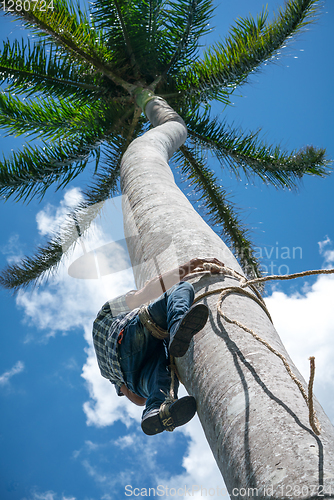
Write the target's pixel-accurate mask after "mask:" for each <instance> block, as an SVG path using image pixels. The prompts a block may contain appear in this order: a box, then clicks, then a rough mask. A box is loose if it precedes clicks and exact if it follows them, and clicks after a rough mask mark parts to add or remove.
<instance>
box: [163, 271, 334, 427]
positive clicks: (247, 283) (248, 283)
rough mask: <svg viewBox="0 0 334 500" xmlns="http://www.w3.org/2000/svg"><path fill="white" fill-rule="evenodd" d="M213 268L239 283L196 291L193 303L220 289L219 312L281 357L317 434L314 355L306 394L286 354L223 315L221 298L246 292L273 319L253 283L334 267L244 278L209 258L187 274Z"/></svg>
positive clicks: (289, 277) (329, 272) (309, 274)
mask: <svg viewBox="0 0 334 500" xmlns="http://www.w3.org/2000/svg"><path fill="white" fill-rule="evenodd" d="M212 271H215V272H217V271H218V272H219V273H220V274H224V275H227V276H231V277H233V278H236V279H238V281H239V286H231V287H226V288H218V289H215V290H209V291H207V292H204V293H202V294H200V295H198V296H197V297H196V299H195V300H194V303H195V302H198V301H199V300H201V299H203V298H204V297H207V296H208V295H213V294H217V293H220V296H219V299H218V302H217V310H218V312H219V314H220V316H221V317H222V318H223V319H224V320H225V321H227V322H228V323H232V324H234V325H236V326H238V327H239V328H241V329H243V330H244V331H246V332H248V333H250V334H251V335H252V336H253V337H254V338H255V339H256V340H258V341H259V342H261V343H262V344H263V345H265V346H266V347H267V348H268V349H269V350H270V351H271V352H272V353H273V354H275V355H276V356H278V357H279V358H280V359H281V361H282V363H283V364H284V366H285V368H286V370H287V372H288V374H289V375H290V377H291V379H292V380H293V381H294V382H295V384H296V385H297V387H298V388H299V390H300V392H301V394H302V396H303V398H304V400H305V402H306V404H307V407H308V410H309V422H310V426H311V428H312V430H313V432H314V433H315V434H316V435H319V434H320V430H321V428H320V423H319V421H318V419H317V416H316V413H315V410H314V407H313V382H314V374H315V358H314V356H312V357H310V358H309V360H310V380H309V384H308V394H307V393H306V391H305V389H304V387H303V385H302V383H301V382H300V380H299V379H298V378H297V377H296V375H295V374H294V373H293V372H292V370H291V367H290V365H289V363H288V361H287V359H286V358H285V356H283V354H281V353H280V352H279V351H277V350H276V349H274V347H272V346H271V345H270V344H269V342H267V341H266V340H264V339H263V338H261V337H260V336H259V335H257V334H256V333H255V332H254V331H253V330H252V329H251V328H248V327H247V326H246V325H243V324H242V323H240V321H238V320H235V319H231V318H229V317H228V316H226V314H225V313H224V312H223V310H222V303H223V300H224V299H225V298H226V297H227V296H228V295H229V294H232V293H238V294H242V295H246V296H247V297H249V298H251V299H252V300H254V301H255V302H256V303H257V304H259V305H260V306H261V307H262V309H263V310H264V311H265V313H266V314H267V316H268V318H269V319H270V321H271V322H272V319H271V316H270V314H269V311H268V309H267V307H266V305H265V302H264V300H263V298H262V297H261V295H260V294H259V292H258V290H257V289H256V287H255V284H258V283H263V282H265V281H270V280H288V279H295V278H300V277H303V276H311V275H315V274H332V273H334V269H318V270H311V271H303V272H300V273H294V274H287V275H270V276H264V277H261V278H254V279H250V280H247V278H245V276H243V275H242V274H240V273H238V272H237V271H235V270H234V269H231V268H228V267H226V266H223V267H221V266H218V265H216V264H212V263H209V262H204V263H203V265H202V266H201V267H200V268H197V269H195V270H194V271H193V273H190V274H188V276H191V274H194V275H195V274H198V273H211V272H212ZM245 287H250V288H251V289H252V291H253V292H254V293H255V295H254V294H253V293H251V292H249V291H247V290H245ZM174 366H175V364H174ZM175 368H176V367H175ZM175 368H174V367H173V365H172V370H171V372H172V373H173V371H174V369H175ZM178 378H179V377H178Z"/></svg>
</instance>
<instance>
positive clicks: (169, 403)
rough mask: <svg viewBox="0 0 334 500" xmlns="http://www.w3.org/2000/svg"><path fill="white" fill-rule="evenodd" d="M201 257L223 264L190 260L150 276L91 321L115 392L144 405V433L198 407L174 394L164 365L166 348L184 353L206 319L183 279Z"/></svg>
mask: <svg viewBox="0 0 334 500" xmlns="http://www.w3.org/2000/svg"><path fill="white" fill-rule="evenodd" d="M203 262H211V263H212V264H215V265H216V266H218V267H219V266H221V265H222V263H221V262H219V261H218V260H217V259H193V260H191V261H190V262H188V263H186V264H185V265H183V266H180V267H179V268H178V269H174V270H172V271H169V272H167V273H165V274H164V275H159V276H158V277H155V278H153V279H152V280H150V281H149V282H148V283H146V285H145V286H144V287H143V288H142V289H141V290H139V291H134V290H132V291H131V292H128V293H127V294H126V295H123V296H121V297H117V298H116V299H113V300H112V301H109V302H107V303H106V304H105V305H104V306H103V307H102V309H101V311H100V312H99V313H98V316H97V318H96V320H95V322H94V327H93V341H94V347H95V352H96V356H97V360H98V364H99V367H100V371H101V374H102V376H103V377H105V378H107V379H108V380H110V382H112V383H113V384H114V385H115V388H116V391H117V394H118V395H119V396H122V395H125V396H127V398H128V399H129V400H130V401H132V402H133V403H134V404H136V405H138V406H144V405H145V410H144V412H143V417H142V424H141V425H142V429H143V431H144V432H145V434H148V435H152V434H157V433H159V432H162V431H164V430H167V431H173V430H174V429H175V427H178V426H180V425H183V424H185V423H187V422H189V420H190V419H191V418H192V417H193V416H194V414H195V412H196V401H195V398H194V397H192V396H186V397H183V398H182V399H180V400H178V399H177V390H178V385H179V383H178V380H177V378H175V377H174V374H172V375H171V373H170V371H169V370H168V355H167V353H169V355H170V356H172V357H182V356H184V354H185V353H186V352H187V350H188V347H189V344H190V341H191V339H192V337H193V336H194V335H195V334H196V333H198V332H199V331H200V330H201V329H202V328H203V327H204V325H205V323H206V321H207V318H208V308H207V306H205V305H204V304H196V305H194V306H192V303H193V301H194V296H195V294H194V289H193V286H192V285H191V284H190V283H187V282H186V281H185V280H186V279H187V275H188V274H189V273H192V272H193V271H194V270H195V269H196V268H197V267H200V266H201V265H202V264H203ZM180 280H182V281H180ZM167 287H168V288H169V289H168V290H166V288H167ZM161 292H163V294H162V295H161V296H160V297H159V298H158V299H156V300H154V301H153V302H152V299H154V298H156V297H157V296H158V295H160V293H161ZM147 303H149V305H148V306H145V305H143V304H147ZM139 306H141V307H140V308H139ZM167 339H168V342H167V344H166V343H165V341H166V340H167Z"/></svg>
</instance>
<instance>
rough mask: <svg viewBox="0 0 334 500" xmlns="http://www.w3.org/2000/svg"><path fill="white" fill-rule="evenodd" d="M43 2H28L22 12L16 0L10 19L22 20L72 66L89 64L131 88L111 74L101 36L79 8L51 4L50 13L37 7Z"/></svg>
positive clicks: (57, 0) (63, 0) (109, 57)
mask: <svg viewBox="0 0 334 500" xmlns="http://www.w3.org/2000/svg"><path fill="white" fill-rule="evenodd" d="M43 1H44V0H37V3H36V4H35V3H34V2H31V4H29V9H27V10H25V9H22V8H21V3H19V4H18V0H14V10H15V13H14V14H13V15H15V16H16V17H17V18H18V19H23V20H24V21H25V25H26V27H27V28H29V29H32V30H33V31H34V33H36V34H37V35H38V36H39V37H40V38H42V39H44V40H45V39H46V40H47V41H49V42H51V43H56V44H57V45H58V46H59V48H60V49H62V50H65V51H67V53H68V54H69V56H70V57H71V58H72V59H73V60H74V61H75V62H77V63H84V64H89V65H90V67H91V71H92V72H93V71H94V69H95V70H98V71H99V72H100V73H102V74H104V75H105V76H106V77H108V78H110V79H111V80H112V81H113V82H114V83H116V85H120V86H123V88H124V89H125V90H131V89H132V88H133V85H131V84H128V83H127V82H125V81H124V80H123V79H121V78H119V77H118V76H117V74H116V73H114V72H113V54H112V53H111V52H110V50H108V47H107V46H106V45H105V44H104V43H103V33H102V32H101V31H99V30H97V29H96V28H95V26H94V24H93V23H92V22H91V21H90V19H89V16H88V14H87V13H86V12H85V11H84V10H82V9H81V7H80V6H79V5H78V7H74V6H73V4H72V3H71V2H68V1H67V0H53V6H54V7H53V9H52V10H51V9H44V8H42V5H40V3H41V2H43ZM43 5H44V4H43ZM7 14H8V12H7Z"/></svg>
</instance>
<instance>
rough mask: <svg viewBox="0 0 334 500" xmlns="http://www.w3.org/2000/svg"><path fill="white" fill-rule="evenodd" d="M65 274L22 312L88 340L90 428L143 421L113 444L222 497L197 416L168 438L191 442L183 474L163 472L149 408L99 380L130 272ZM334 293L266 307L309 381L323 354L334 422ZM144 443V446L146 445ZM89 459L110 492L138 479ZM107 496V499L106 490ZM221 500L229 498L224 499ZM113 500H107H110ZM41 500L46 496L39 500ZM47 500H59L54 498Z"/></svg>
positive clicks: (322, 372) (55, 216) (92, 238)
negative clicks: (145, 432) (97, 321)
mask: <svg viewBox="0 0 334 500" xmlns="http://www.w3.org/2000/svg"><path fill="white" fill-rule="evenodd" d="M64 203H65V201H64ZM62 207H63V205H62V206H61V207H60V209H53V210H52V209H51V208H48V209H47V211H46V212H45V213H44V215H43V214H42V215H40V216H39V228H40V231H44V234H46V233H45V232H46V231H47V228H49V227H50V221H51V220H53V221H55V222H56V223H59V220H60V219H61V216H62V213H63V212H62ZM108 241H109V240H108V237H107V236H105V235H104V233H103V232H102V230H101V228H100V227H99V226H98V225H96V226H95V227H94V228H93V231H92V232H91V233H89V234H88V235H87V237H86V239H85V244H87V248H88V249H92V248H97V247H99V246H101V245H103V244H105V243H107V242H108ZM330 244H331V242H330V239H329V238H327V239H326V240H325V241H324V242H321V243H320V244H319V249H320V252H321V254H322V255H323V257H324V259H325V263H326V265H328V264H329V263H330V262H332V261H333V259H334V254H333V253H332V250H331V249H330ZM75 252H76V253H75V254H74V256H73V258H77V257H78V256H79V255H80V253H82V252H81V249H80V248H77V249H76V251H75ZM66 269H67V268H66V266H65V265H64V266H63V268H62V272H61V274H59V275H58V276H57V277H56V278H53V280H51V282H50V284H49V285H48V286H47V287H45V288H43V289H41V290H39V289H36V290H35V291H34V292H33V293H32V294H28V293H27V292H23V293H21V294H19V296H18V304H19V306H20V307H22V308H23V310H24V312H25V315H26V318H27V319H28V321H29V322H30V324H32V325H34V326H36V327H37V328H39V329H42V330H44V331H46V332H47V333H46V337H48V336H51V335H56V334H57V333H58V332H59V331H60V332H62V333H63V334H64V333H68V332H69V331H70V330H71V329H72V328H81V329H82V331H83V334H84V337H85V339H86V341H87V348H86V353H87V359H86V362H85V364H84V366H83V371H82V377H83V378H84V380H85V381H86V383H87V387H88V392H89V400H88V401H87V402H86V403H85V404H84V406H83V409H84V412H85V414H86V417H87V424H88V425H94V426H97V427H103V426H108V425H111V424H113V423H114V422H115V421H117V420H120V421H121V422H123V423H124V424H125V427H124V430H125V429H126V428H129V426H132V425H133V424H136V423H137V426H135V427H134V429H135V431H136V432H132V433H131V434H128V435H124V436H122V437H120V438H118V439H117V440H116V441H114V445H115V446H117V447H118V448H119V449H120V450H126V449H128V450H131V454H132V455H134V456H137V455H138V454H140V456H141V460H142V462H145V470H146V473H149V474H151V476H152V477H155V478H156V484H157V485H158V484H162V485H165V486H168V487H169V488H176V489H177V488H184V486H185V485H187V487H192V486H193V485H199V486H200V487H202V488H205V489H207V490H208V491H209V489H210V488H217V487H218V488H220V490H221V492H223V491H224V490H222V489H223V488H224V483H223V481H222V478H221V475H220V472H219V470H218V468H217V465H216V463H215V460H214V458H213V456H212V453H211V450H210V449H209V446H208V444H207V441H206V438H205V436H204V433H203V430H202V428H201V426H200V423H199V420H198V418H197V417H196V418H195V419H193V420H192V421H191V422H190V423H188V424H187V425H186V426H184V427H182V428H180V429H178V430H176V431H175V432H174V433H173V434H172V435H171V436H167V438H166V443H171V445H172V443H174V442H175V441H173V440H175V439H176V440H177V436H178V433H183V434H184V435H185V436H186V437H187V438H189V445H188V449H187V452H186V454H185V456H184V457H183V472H182V473H180V474H177V475H173V476H172V477H171V476H170V474H168V473H167V472H165V473H160V469H159V468H158V466H157V461H156V453H157V447H158V443H160V445H159V446H160V447H161V442H160V441H159V438H157V440H155V441H153V440H152V441H147V438H146V437H145V436H142V435H141V434H140V433H137V429H138V428H139V425H138V424H139V421H140V415H141V411H142V409H141V408H139V407H136V406H134V405H133V404H131V403H130V402H129V401H128V400H127V399H126V398H124V397H123V398H120V397H118V396H117V395H116V392H115V390H114V388H113V387H112V385H111V384H110V383H109V382H108V381H107V380H105V379H103V378H102V377H101V375H100V372H99V369H98V365H97V362H96V357H95V353H94V349H93V346H92V339H91V327H92V321H93V319H94V317H95V315H96V313H97V311H98V310H99V308H100V307H101V306H102V304H103V303H104V302H105V301H106V300H108V299H110V298H112V297H115V296H117V295H119V294H122V293H125V292H126V291H127V290H129V289H131V288H133V287H134V284H133V277H132V274H131V272H130V271H123V272H121V273H117V274H110V275H109V276H106V277H105V278H103V279H99V280H79V279H73V278H70V277H69V276H68V275H67V272H66ZM333 292H334V278H333V277H332V276H320V277H318V278H317V279H316V281H315V282H314V284H312V285H308V286H305V287H304V289H303V292H302V293H298V294H297V293H294V294H292V295H288V294H285V293H283V292H280V291H277V290H276V291H274V292H273V293H272V294H271V295H270V296H269V297H267V298H266V302H267V304H268V307H269V310H270V312H271V314H272V316H273V319H274V323H275V326H276V328H277V330H278V332H279V334H280V336H281V338H282V340H283V342H284V344H285V345H286V347H287V350H288V351H289V353H290V355H291V357H292V359H293V360H294V362H295V363H296V365H297V367H298V368H299V370H300V371H301V372H302V374H303V375H304V377H305V378H306V379H307V378H308V357H309V356H310V355H315V356H316V364H317V372H316V382H315V393H316V395H317V396H318V399H319V400H320V402H322V403H323V406H325V410H326V411H327V413H328V414H329V416H330V417H331V418H332V420H333V421H334V407H333V403H331V399H332V398H330V397H328V395H329V394H332V393H333V388H334V368H333V363H332V359H333V356H334V341H333V327H332V325H333V324H334V311H333V308H332V299H331V297H332V296H333ZM144 438H145V441H142V440H143V439H144ZM167 440H168V441H167ZM164 445H166V444H164ZM164 445H163V446H164ZM87 450H88V451H89V452H91V453H92V452H93V451H94V446H93V445H91V446H89V445H87V446H86V451H87ZM81 452H82V450H80V451H77V452H75V454H74V457H75V458H77V457H79V455H81ZM82 460H83V461H82V463H83V464H84V467H85V469H86V471H87V473H88V474H89V475H91V477H92V478H94V480H95V481H96V482H97V483H99V484H100V485H104V486H105V487H106V486H107V487H108V488H110V487H111V485H113V484H116V483H117V484H118V485H120V484H122V481H123V480H124V482H123V484H130V483H127V482H126V481H128V480H130V479H131V477H133V476H132V475H131V474H132V473H131V471H130V469H129V470H127V471H124V477H123V476H122V477H117V478H112V476H110V475H109V474H107V475H106V474H105V473H104V472H102V471H100V470H98V469H97V468H96V467H95V464H94V463H93V462H91V461H90V460H88V458H82ZM166 470H168V468H166ZM129 478H130V479H129ZM48 493H49V494H50V495H52V494H53V493H52V492H48ZM105 493H106V495H107V491H105ZM196 495H197V496H196ZM222 495H223V493H221V494H220V496H222ZM107 497H108V495H107V496H106V497H105V498H107ZM200 497H201V491H200V490H199V491H194V498H200ZM34 500H35V499H34ZM36 500H40V499H38V498H36ZM43 500H44V499H43ZM45 500H56V499H54V498H53V497H51V496H50V498H46V499H45ZM63 500H65V498H64V499H63Z"/></svg>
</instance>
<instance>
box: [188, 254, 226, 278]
mask: <svg viewBox="0 0 334 500" xmlns="http://www.w3.org/2000/svg"><path fill="white" fill-rule="evenodd" d="M206 262H207V263H209V264H215V265H216V266H219V267H224V264H223V263H222V262H220V260H218V259H216V258H213V257H208V258H199V257H197V258H195V259H191V260H190V261H189V262H186V263H185V264H183V265H182V266H180V267H179V271H180V278H181V279H182V278H184V277H185V276H186V275H187V274H189V273H192V272H193V271H194V270H195V269H196V268H197V267H203V264H204V263H206ZM211 272H212V273H218V272H219V271H218V269H212V271H211Z"/></svg>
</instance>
